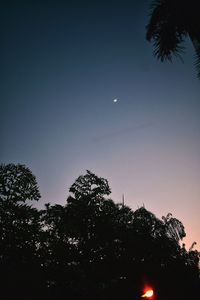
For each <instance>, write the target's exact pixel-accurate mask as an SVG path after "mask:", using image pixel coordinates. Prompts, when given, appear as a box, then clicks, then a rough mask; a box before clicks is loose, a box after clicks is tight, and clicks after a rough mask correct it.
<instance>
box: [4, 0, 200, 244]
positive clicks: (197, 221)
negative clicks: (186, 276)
mask: <svg viewBox="0 0 200 300" xmlns="http://www.w3.org/2000/svg"><path fill="white" fill-rule="evenodd" d="M150 4H151V1H149V0H141V1H112V0H110V1H105V0H101V1H80V0H77V1H69V0H68V1H61V0H56V1H53V0H50V1H43V0H40V1H37V0H35V1H31V0H30V1H21V0H19V1H14V0H13V1H12V0H11V1H6V0H3V1H2V4H1V12H0V22H1V26H0V27H1V46H0V61H1V72H0V73H1V75H0V76H1V80H0V99H1V100H0V102H1V104H0V105H1V109H0V123H1V124H0V125H1V126H0V131H1V142H2V143H1V149H0V162H1V163H5V164H7V163H20V164H25V165H26V166H27V167H29V168H30V169H31V171H32V172H33V174H34V175H35V176H36V178H37V182H38V185H39V188H40V192H41V195H42V198H41V200H40V202H39V206H40V207H43V205H44V203H47V202H50V203H52V204H55V203H57V204H62V205H65V204H66V199H67V197H68V195H69V188H70V186H71V185H72V184H73V182H74V181H75V180H76V178H77V177H78V176H79V175H81V174H85V173H86V170H90V171H92V172H93V173H95V174H96V175H98V176H100V177H103V178H106V179H107V180H108V182H109V185H110V187H111V190H112V194H111V195H110V197H111V198H112V199H113V200H114V201H115V202H116V203H119V202H121V201H122V195H123V194H124V197H125V204H126V205H128V206H130V207H131V208H132V209H133V210H136V209H137V208H138V207H140V206H141V205H144V206H145V207H146V209H148V210H150V211H151V212H153V213H154V214H155V215H156V216H157V217H158V218H161V217H162V216H166V215H167V214H168V213H169V212H170V213H172V215H173V216H174V217H176V218H178V219H179V220H180V221H181V222H182V223H183V225H184V226H185V230H186V235H187V236H186V238H185V239H184V242H185V243H186V247H187V248H189V247H190V246H191V244H192V242H194V241H196V242H197V249H200V218H199V215H200V184H199V178H200V118H199V114H200V81H199V80H198V79H197V77H196V71H195V68H194V51H193V47H192V44H191V42H190V40H189V39H186V41H185V53H184V55H183V59H184V63H183V62H181V60H180V59H177V58H175V59H174V60H173V63H170V62H166V63H161V62H159V61H157V60H156V58H155V57H154V56H153V46H152V44H150V43H149V42H147V41H146V39H145V33H146V28H145V27H146V25H147V23H148V19H149V7H150ZM116 98H117V99H118V101H117V102H114V101H113V100H114V99H116Z"/></svg>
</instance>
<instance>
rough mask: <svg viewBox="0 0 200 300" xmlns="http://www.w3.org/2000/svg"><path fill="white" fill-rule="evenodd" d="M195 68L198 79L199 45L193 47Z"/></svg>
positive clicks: (199, 63) (199, 73) (199, 69)
mask: <svg viewBox="0 0 200 300" xmlns="http://www.w3.org/2000/svg"><path fill="white" fill-rule="evenodd" d="M194 64H195V68H196V70H197V77H198V78H199V79H200V46H198V47H196V48H195V63H194Z"/></svg>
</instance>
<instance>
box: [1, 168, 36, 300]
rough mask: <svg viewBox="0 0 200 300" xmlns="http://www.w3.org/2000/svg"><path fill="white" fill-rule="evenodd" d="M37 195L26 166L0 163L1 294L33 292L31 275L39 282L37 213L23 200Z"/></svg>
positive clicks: (23, 295) (23, 294) (33, 198)
mask: <svg viewBox="0 0 200 300" xmlns="http://www.w3.org/2000/svg"><path fill="white" fill-rule="evenodd" d="M39 198H40V193H39V190H38V187H37V182H36V178H35V176H34V175H33V174H32V173H31V171H30V170H29V169H28V168H27V167H26V166H24V165H20V164H18V165H14V164H8V165H0V236H1V240H0V266H1V268H0V269H1V279H2V280H1V285H2V290H3V291H2V294H4V295H7V296H8V295H9V294H10V297H11V298H12V297H13V296H14V295H15V296H16V297H17V296H19V293H20V297H21V298H22V299H23V297H25V291H26V290H27V289H28V290H29V291H30V290H32V292H33V291H34V284H33V278H34V282H35V284H36V285H37V283H38V284H39V272H38V266H39V262H38V260H37V249H38V242H39V236H40V222H39V219H40V214H39V212H38V211H37V209H35V208H32V207H31V206H30V205H28V203H26V202H27V201H29V200H31V201H33V200H36V201H38V200H39ZM36 274H37V275H36ZM22 291H23V293H22ZM32 296H33V293H32ZM29 297H30V298H31V295H29Z"/></svg>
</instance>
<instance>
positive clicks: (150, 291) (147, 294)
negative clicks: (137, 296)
mask: <svg viewBox="0 0 200 300" xmlns="http://www.w3.org/2000/svg"><path fill="white" fill-rule="evenodd" d="M152 296H153V290H150V289H149V290H147V291H146V292H145V294H144V295H142V297H143V298H144V297H146V298H151V297H152Z"/></svg>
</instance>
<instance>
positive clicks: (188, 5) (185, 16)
mask: <svg viewBox="0 0 200 300" xmlns="http://www.w3.org/2000/svg"><path fill="white" fill-rule="evenodd" d="M187 36H189V37H190V39H191V41H192V43H193V46H194V49H195V53H196V63H195V64H196V68H197V74H198V77H199V79H200V18H199V1H198V0H190V1H188V0H154V1H153V2H152V8H151V12H150V20H149V23H148V25H147V34H146V38H147V40H148V41H151V40H153V42H154V55H155V56H156V57H157V58H158V59H160V60H161V61H164V60H166V59H168V60H170V61H171V60H172V55H173V54H174V55H176V56H179V57H180V56H181V54H182V52H183V47H182V45H181V44H182V42H183V41H184V39H185V38H186V37H187Z"/></svg>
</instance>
